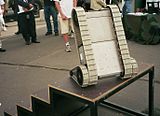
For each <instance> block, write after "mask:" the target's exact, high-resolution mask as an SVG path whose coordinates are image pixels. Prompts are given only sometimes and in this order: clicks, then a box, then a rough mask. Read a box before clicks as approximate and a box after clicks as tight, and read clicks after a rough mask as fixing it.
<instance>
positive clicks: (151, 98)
mask: <svg viewBox="0 0 160 116" xmlns="http://www.w3.org/2000/svg"><path fill="white" fill-rule="evenodd" d="M149 116H154V67H152V69H151V70H150V72H149Z"/></svg>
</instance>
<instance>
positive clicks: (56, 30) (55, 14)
mask: <svg viewBox="0 0 160 116" xmlns="http://www.w3.org/2000/svg"><path fill="white" fill-rule="evenodd" d="M50 11H51V15H52V18H53V25H54V32H55V35H56V36H57V35H58V17H57V15H58V12H57V10H56V8H55V7H54V6H51V7H50Z"/></svg>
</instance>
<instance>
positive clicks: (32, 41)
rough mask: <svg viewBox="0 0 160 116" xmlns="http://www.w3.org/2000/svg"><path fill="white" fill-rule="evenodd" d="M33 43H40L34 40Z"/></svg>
mask: <svg viewBox="0 0 160 116" xmlns="http://www.w3.org/2000/svg"><path fill="white" fill-rule="evenodd" d="M32 43H40V42H39V41H32Z"/></svg>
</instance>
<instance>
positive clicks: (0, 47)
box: [0, 40, 6, 52]
mask: <svg viewBox="0 0 160 116" xmlns="http://www.w3.org/2000/svg"><path fill="white" fill-rule="evenodd" d="M5 51H6V50H5V49H3V48H2V41H1V40H0V52H5Z"/></svg>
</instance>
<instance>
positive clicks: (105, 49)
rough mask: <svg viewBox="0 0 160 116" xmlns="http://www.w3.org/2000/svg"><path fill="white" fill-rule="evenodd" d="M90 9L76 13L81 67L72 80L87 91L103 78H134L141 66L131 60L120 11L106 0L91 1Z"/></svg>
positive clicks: (73, 73) (74, 24)
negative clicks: (88, 87)
mask: <svg viewBox="0 0 160 116" xmlns="http://www.w3.org/2000/svg"><path fill="white" fill-rule="evenodd" d="M90 7H91V9H92V10H88V12H85V11H84V9H83V8H82V7H77V8H74V9H73V11H72V19H73V27H74V32H75V43H76V48H77V52H78V54H79V60H80V65H78V66H76V67H75V68H73V69H72V70H71V71H70V76H71V78H72V79H73V80H74V81H75V82H77V84H78V85H79V86H81V87H87V86H90V85H96V84H97V83H98V79H101V78H107V77H110V78H111V77H120V78H122V79H126V78H131V77H133V76H134V75H135V74H136V73H137V69H138V65H137V63H136V60H135V59H134V58H132V57H130V53H129V49H128V44H127V42H126V37H125V33H124V29H123V24H122V20H121V13H120V11H119V8H118V7H117V6H116V5H106V3H105V2H104V1H103V0H91V4H90Z"/></svg>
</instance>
